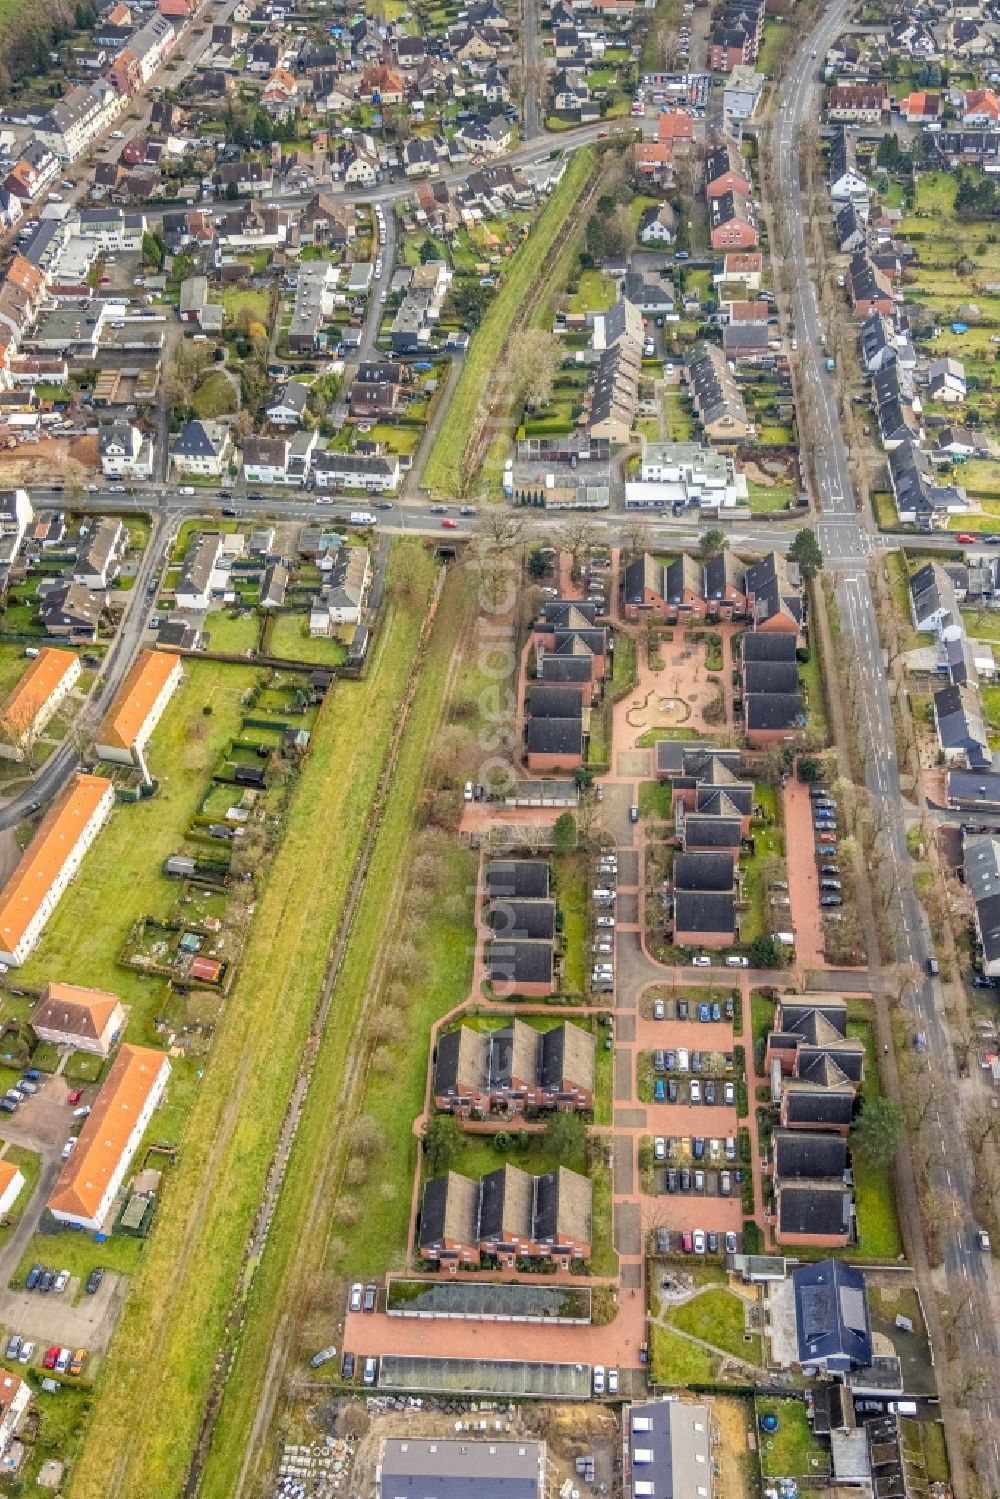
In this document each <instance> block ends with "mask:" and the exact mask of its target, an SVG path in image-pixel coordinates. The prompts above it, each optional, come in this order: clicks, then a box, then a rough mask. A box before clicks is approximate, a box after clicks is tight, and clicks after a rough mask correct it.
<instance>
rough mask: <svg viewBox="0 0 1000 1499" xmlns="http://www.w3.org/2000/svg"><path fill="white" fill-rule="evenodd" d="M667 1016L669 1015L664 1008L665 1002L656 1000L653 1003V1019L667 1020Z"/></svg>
mask: <svg viewBox="0 0 1000 1499" xmlns="http://www.w3.org/2000/svg"><path fill="white" fill-rule="evenodd" d="M666 1015H667V1012H666V1009H665V1008H664V1004H663V1000H662V999H656V1000H654V1001H653V1019H654V1020H665V1019H666Z"/></svg>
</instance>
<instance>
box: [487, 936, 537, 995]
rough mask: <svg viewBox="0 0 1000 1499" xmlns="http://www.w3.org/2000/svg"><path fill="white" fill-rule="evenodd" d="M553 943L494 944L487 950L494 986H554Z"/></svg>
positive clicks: (520, 942)
mask: <svg viewBox="0 0 1000 1499" xmlns="http://www.w3.org/2000/svg"><path fill="white" fill-rule="evenodd" d="M552 958H553V953H552V943H551V942H541V941H503V942H491V943H490V944H489V947H488V948H487V959H486V960H487V964H488V966H489V970H490V980H491V981H492V982H493V983H494V984H497V983H508V984H514V985H515V987H516V986H517V985H518V984H550V983H551V982H552Z"/></svg>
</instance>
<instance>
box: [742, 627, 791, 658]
mask: <svg viewBox="0 0 1000 1499" xmlns="http://www.w3.org/2000/svg"><path fill="white" fill-rule="evenodd" d="M740 650H741V652H742V655H743V660H744V663H746V662H749V661H794V660H795V636H794V635H791V634H788V635H768V634H767V633H764V634H760V633H759V632H758V631H756V630H748V631H747V632H746V634H745V635H742V636H741V637H740Z"/></svg>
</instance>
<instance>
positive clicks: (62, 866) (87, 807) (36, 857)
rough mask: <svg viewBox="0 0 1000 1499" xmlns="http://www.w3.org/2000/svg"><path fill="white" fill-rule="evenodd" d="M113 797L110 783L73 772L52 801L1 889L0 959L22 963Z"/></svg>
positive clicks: (100, 823) (100, 777) (4, 961)
mask: <svg viewBox="0 0 1000 1499" xmlns="http://www.w3.org/2000/svg"><path fill="white" fill-rule="evenodd" d="M114 802H115V788H114V786H113V785H112V783H111V782H110V781H109V780H107V779H106V778H105V777H104V776H88V775H78V776H75V777H74V779H73V780H72V781H71V782H70V784H69V785H68V786H67V787H66V789H65V791H63V793H62V795H61V796H59V797H58V799H57V800H56V801H55V802H53V804H52V806H51V807H50V808H49V810H48V812H47V813H46V814H45V817H44V818H43V819H42V822H41V825H40V826H39V829H38V831H37V832H36V834H35V836H34V838H32V840H31V842H30V843H29V844H28V846H27V848H26V849H25V850H24V853H23V854H22V855H21V857H20V859H19V860H18V864H17V867H16V869H15V870H14V873H13V874H12V875H11V877H10V879H9V880H8V881H7V883H6V885H5V886H4V887H3V889H2V890H0V963H6V964H8V965H9V966H10V967H12V968H18V967H20V965H21V964H22V963H23V962H25V960H26V959H27V957H28V954H29V953H30V952H31V951H32V949H33V948H34V946H35V944H36V943H37V941H38V939H39V937H40V936H41V935H42V931H43V929H44V927H45V923H46V922H47V921H48V919H49V917H50V916H51V915H52V913H53V911H54V910H55V908H56V906H57V905H58V904H59V898H60V896H61V895H62V893H63V891H64V890H65V889H66V887H67V885H68V884H69V882H70V880H71V879H72V878H73V876H74V875H75V874H76V872H77V870H78V869H79V868H80V865H81V864H82V863H83V856H84V854H85V853H86V852H87V850H88V848H89V847H90V845H91V844H92V843H93V841H94V839H95V838H96V837H97V835H98V833H99V832H100V830H101V828H102V827H103V826H104V824H105V822H106V821H107V819H108V816H109V814H110V812H111V808H112V807H113V806H114Z"/></svg>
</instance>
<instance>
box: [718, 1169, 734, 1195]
mask: <svg viewBox="0 0 1000 1499" xmlns="http://www.w3.org/2000/svg"><path fill="white" fill-rule="evenodd" d="M732 1190H733V1179H732V1176H731V1175H730V1173H729V1172H728V1171H720V1172H719V1192H720V1193H721V1195H722V1196H723V1197H728V1196H729V1194H730V1192H731V1191H732Z"/></svg>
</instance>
